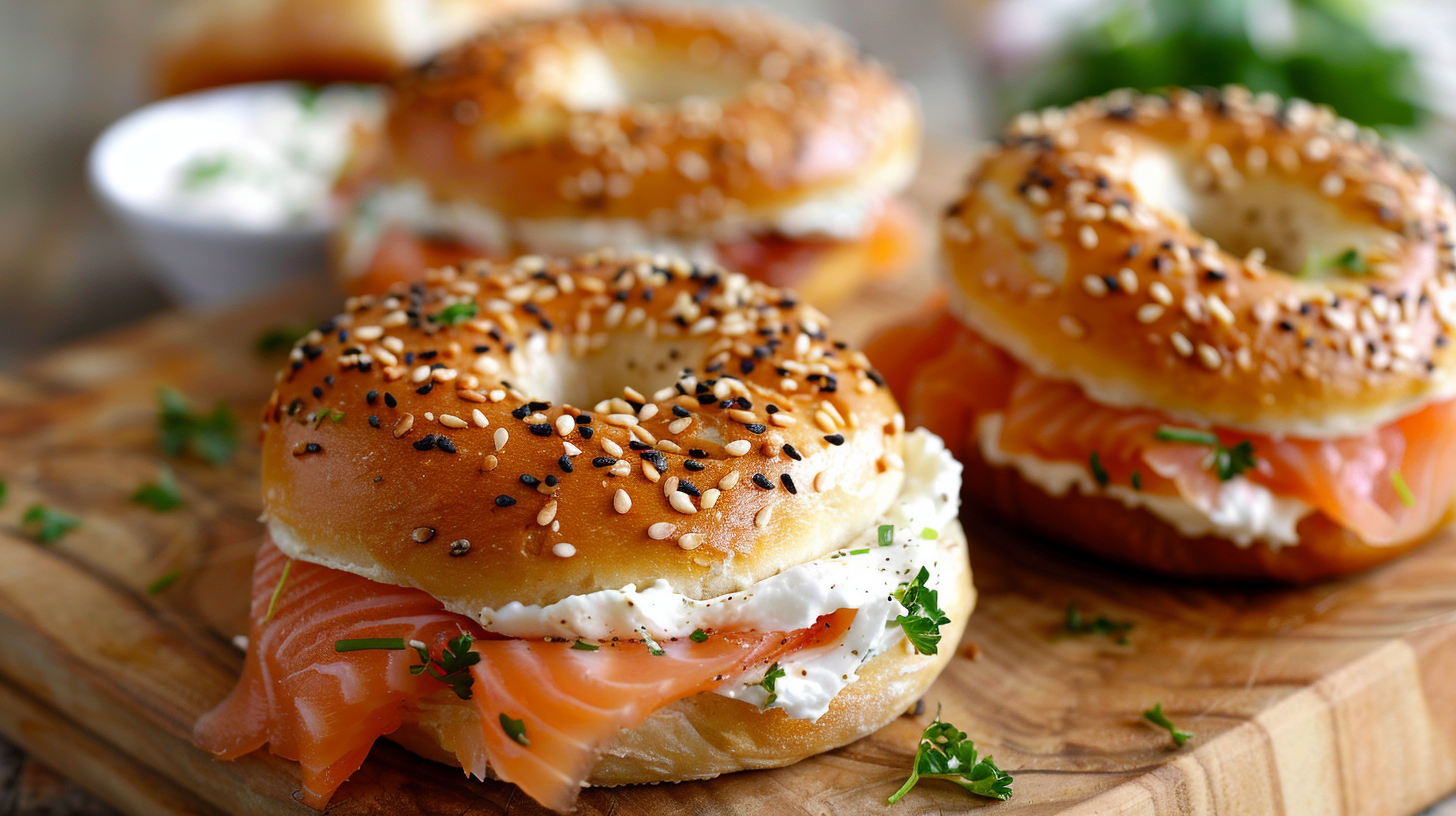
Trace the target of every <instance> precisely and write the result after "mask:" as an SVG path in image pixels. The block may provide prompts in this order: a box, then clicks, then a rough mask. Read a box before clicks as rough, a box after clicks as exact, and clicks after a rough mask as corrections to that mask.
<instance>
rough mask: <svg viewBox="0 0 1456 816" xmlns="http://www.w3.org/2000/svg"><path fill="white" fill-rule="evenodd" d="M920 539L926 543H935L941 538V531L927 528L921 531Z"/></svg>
mask: <svg viewBox="0 0 1456 816" xmlns="http://www.w3.org/2000/svg"><path fill="white" fill-rule="evenodd" d="M920 537H921V538H923V539H925V540H926V541H934V540H936V539H937V538H940V531H939V530H936V529H934V528H932V527H926V528H925V529H924V530H921V531H920Z"/></svg>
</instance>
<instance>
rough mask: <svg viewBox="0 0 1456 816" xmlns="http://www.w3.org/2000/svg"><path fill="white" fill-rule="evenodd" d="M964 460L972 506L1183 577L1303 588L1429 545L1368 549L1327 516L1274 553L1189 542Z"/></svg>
mask: <svg viewBox="0 0 1456 816" xmlns="http://www.w3.org/2000/svg"><path fill="white" fill-rule="evenodd" d="M967 448H968V449H967V450H965V451H963V452H962V454H961V456H960V459H961V464H962V465H964V467H965V470H964V473H963V481H962V490H963V493H962V495H963V497H964V499H965V502H966V503H967V504H968V505H971V506H973V507H976V508H978V509H981V510H984V511H987V512H989V513H991V514H992V515H994V516H996V517H997V518H999V519H1001V520H1003V521H1006V522H1007V523H1010V524H1014V525H1016V526H1018V527H1020V528H1022V529H1026V530H1030V531H1031V532H1033V533H1036V534H1038V535H1041V536H1045V537H1047V538H1049V539H1053V540H1055V541H1057V542H1059V543H1062V544H1067V545H1070V546H1073V547H1076V548H1078V549H1081V550H1085V551H1087V552H1089V553H1092V554H1093V555H1096V556H1098V557H1100V558H1104V559H1106V560H1108V561H1113V562H1116V563H1119V564H1125V565H1128V566H1131V567H1137V568H1139V569H1143V570H1148V571H1150V572H1156V573H1160V574H1162V575H1171V576H1174V577H1178V578H1190V579H1199V580H1207V579H1218V580H1231V581H1278V582H1292V583H1300V582H1305V581H1312V580H1316V579H1320V578H1329V577H1333V576H1337V575H1344V574H1347V573H1351V572H1357V571H1359V570H1362V569H1365V568H1367V567H1371V566H1374V565H1376V564H1379V563H1382V562H1384V561H1388V560H1390V559H1391V558H1394V557H1395V556H1397V555H1400V554H1401V553H1404V552H1407V551H1409V550H1412V549H1414V548H1416V547H1418V546H1420V545H1421V544H1423V543H1425V542H1426V541H1428V540H1429V539H1428V538H1427V536H1424V535H1423V536H1418V537H1417V538H1415V539H1414V540H1412V541H1408V542H1404V543H1401V544H1397V545H1392V546H1387V547H1376V546H1371V545H1369V544H1366V543H1365V542H1364V541H1362V540H1361V539H1360V537H1359V536H1357V535H1355V534H1354V533H1352V532H1350V531H1349V530H1347V529H1345V528H1344V527H1342V526H1340V525H1339V524H1337V523H1336V522H1335V521H1334V520H1332V519H1331V518H1330V517H1329V516H1327V515H1325V514H1324V513H1320V512H1315V513H1312V514H1310V515H1308V516H1306V517H1305V518H1304V519H1302V520H1301V521H1300V522H1299V526H1298V527H1297V528H1296V529H1297V532H1298V533H1299V543H1298V544H1295V545H1292V546H1287V547H1281V548H1279V549H1277V550H1276V549H1273V548H1271V547H1269V546H1268V545H1266V544H1263V543H1260V542H1255V543H1253V544H1250V545H1248V546H1240V545H1239V544H1236V543H1235V542H1233V541H1230V540H1229V539H1226V538H1219V537H1217V536H1202V537H1199V538H1189V537H1187V536H1185V535H1183V534H1182V533H1180V532H1178V529H1177V528H1176V527H1174V526H1173V525H1172V524H1170V523H1169V522H1167V521H1164V520H1163V519H1161V518H1158V517H1157V516H1155V515H1153V514H1152V513H1150V512H1148V511H1147V510H1145V509H1143V508H1140V507H1128V506H1127V505H1125V504H1123V503H1122V502H1121V501H1119V500H1117V499H1116V498H1110V497H1107V496H1089V495H1086V494H1084V493H1081V492H1078V491H1077V490H1075V489H1073V490H1070V491H1068V493H1067V494H1066V495H1065V496H1054V495H1052V494H1050V493H1047V492H1046V491H1045V490H1043V489H1042V488H1041V487H1040V486H1038V485H1036V484H1034V483H1032V482H1030V481H1028V480H1027V479H1026V478H1025V477H1023V476H1022V475H1021V473H1020V472H1018V471H1017V470H1016V469H1015V468H1014V467H998V466H996V465H993V464H991V463H989V462H987V461H986V459H985V458H984V457H983V456H982V455H981V452H980V450H979V449H977V448H976V447H975V446H974V445H971V446H967Z"/></svg>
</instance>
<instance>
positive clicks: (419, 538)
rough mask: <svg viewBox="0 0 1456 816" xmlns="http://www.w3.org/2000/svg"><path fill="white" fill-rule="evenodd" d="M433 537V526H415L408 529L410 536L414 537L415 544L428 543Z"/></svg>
mask: <svg viewBox="0 0 1456 816" xmlns="http://www.w3.org/2000/svg"><path fill="white" fill-rule="evenodd" d="M434 537H435V528H434V527H416V528H414V529H413V530H411V531H410V538H412V539H414V540H415V543H417V544H425V543H428V542H429V541H430V540H431V539H433V538H434Z"/></svg>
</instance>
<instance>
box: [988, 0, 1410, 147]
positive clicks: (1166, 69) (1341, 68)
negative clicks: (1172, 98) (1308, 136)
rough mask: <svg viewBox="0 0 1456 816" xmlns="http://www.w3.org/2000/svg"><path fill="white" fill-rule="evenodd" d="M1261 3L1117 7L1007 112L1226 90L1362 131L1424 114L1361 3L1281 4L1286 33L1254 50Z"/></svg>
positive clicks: (1402, 57) (1218, 0)
mask: <svg viewBox="0 0 1456 816" xmlns="http://www.w3.org/2000/svg"><path fill="white" fill-rule="evenodd" d="M1259 2H1261V0H1143V1H1142V2H1139V1H1138V0H1119V2H1117V3H1116V5H1115V8H1114V9H1113V11H1112V12H1111V13H1110V14H1108V15H1106V16H1105V17H1103V18H1102V19H1101V21H1100V22H1099V23H1097V24H1096V25H1095V26H1093V27H1091V28H1088V29H1085V30H1083V31H1081V32H1079V33H1078V34H1076V35H1074V36H1073V38H1072V40H1071V42H1070V44H1069V45H1068V46H1067V48H1066V50H1065V51H1064V53H1063V54H1062V55H1061V56H1060V57H1059V58H1054V59H1052V60H1050V61H1048V62H1047V63H1046V67H1044V68H1042V69H1041V71H1040V74H1039V75H1038V76H1035V77H1032V78H1031V81H1030V82H1029V83H1020V84H1021V86H1022V87H1029V88H1030V89H1031V90H1030V91H1029V92H1028V93H1025V94H1024V95H1021V96H1019V97H1015V96H1013V97H1012V98H1009V99H1007V100H1006V101H1007V102H1008V104H1009V107H1010V109H1012V110H1020V109H1023V108H1040V107H1043V106H1046V105H1067V104H1071V103H1073V102H1076V101H1078V100H1080V99H1084V98H1086V97H1089V96H1097V95H1099V94H1103V93H1106V92H1108V91H1111V90H1114V89H1117V88H1136V89H1139V90H1143V91H1153V90H1158V89H1161V88H1167V87H1170V86H1182V87H1197V86H1211V87H1219V86H1222V85H1226V84H1229V83H1236V84H1239V85H1245V86H1248V87H1249V88H1250V89H1251V90H1253V91H1255V92H1259V91H1272V92H1274V93H1276V94H1279V95H1280V96H1282V97H1284V98H1286V99H1287V98H1291V97H1300V98H1303V99H1308V100H1309V101H1311V102H1316V103H1321V104H1325V105H1329V106H1331V107H1333V108H1334V109H1335V111H1336V112H1338V113H1339V114H1340V115H1341V116H1344V117H1346V118H1349V119H1351V120H1353V121H1355V122H1358V123H1360V124H1362V125H1369V126H1371V127H1396V128H1408V127H1414V126H1416V125H1419V124H1421V122H1422V121H1423V120H1424V119H1425V118H1426V116H1427V113H1428V111H1427V110H1426V108H1425V106H1423V105H1422V103H1421V102H1420V90H1421V89H1420V87H1419V80H1418V78H1417V74H1416V70H1415V65H1414V62H1413V60H1412V59H1411V55H1410V54H1409V53H1408V52H1406V51H1405V50H1402V49H1398V48H1391V47H1389V46H1387V45H1385V44H1383V43H1381V42H1380V41H1379V40H1378V39H1377V38H1376V37H1375V36H1374V35H1373V34H1372V33H1371V26H1370V25H1369V22H1368V20H1367V12H1368V10H1369V9H1370V8H1371V7H1372V5H1371V3H1369V2H1367V1H1366V0H1289V3H1288V6H1289V11H1290V14H1291V16H1292V23H1293V25H1292V34H1291V36H1290V38H1289V40H1288V41H1287V42H1284V43H1256V42H1253V41H1252V40H1251V39H1250V37H1249V33H1248V32H1249V31H1250V30H1251V29H1252V28H1253V27H1254V26H1255V25H1256V24H1258V18H1257V17H1256V15H1255V14H1254V11H1253V10H1254V9H1255V8H1256V5H1255V4H1256V3H1259Z"/></svg>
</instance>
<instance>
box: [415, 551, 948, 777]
mask: <svg viewBox="0 0 1456 816" xmlns="http://www.w3.org/2000/svg"><path fill="white" fill-rule="evenodd" d="M941 537H942V539H951V540H950V541H947V542H945V543H946V545H947V546H945V547H944V548H943V549H942V552H944V553H945V554H946V557H945V559H944V560H943V561H942V562H941V564H942V566H943V567H949V568H950V571H947V572H946V573H945V574H944V575H943V576H942V578H941V581H940V586H939V592H940V595H939V601H940V606H941V608H942V609H944V610H945V613H946V616H947V617H949V618H950V621H951V622H950V623H949V624H948V625H946V626H943V627H941V635H942V637H941V641H940V648H939V650H938V651H937V652H936V654H935V655H931V656H926V655H920V654H915V653H913V652H907V651H906V649H905V648H904V647H903V646H904V644H903V642H902V643H901V644H897V645H896V646H895V647H893V648H891V649H890V650H888V651H886V652H884V653H882V654H879V655H876V656H875V657H872V658H870V660H869V661H868V662H866V663H865V664H864V665H863V666H861V667H860V669H859V678H858V679H857V680H855V681H854V682H853V683H850V684H849V685H848V686H847V687H845V688H844V689H843V690H842V691H840V692H839V694H838V695H837V696H836V697H835V698H834V700H833V702H831V703H830V705H829V711H828V713H826V714H825V715H824V716H823V717H821V718H819V720H818V721H817V722H810V721H808V720H796V719H791V718H789V717H787V716H785V714H784V712H783V711H782V710H770V711H767V712H764V711H760V710H759V709H758V707H757V706H754V705H752V704H749V703H746V702H743V701H741V700H733V699H729V698H727V697H723V696H721V695H718V694H714V693H712V692H704V693H701V694H697V695H694V696H692V697H688V698H685V699H683V700H679V701H677V702H676V703H674V704H672V705H670V706H667V707H666V708H663V709H661V710H659V711H657V712H656V713H654V714H653V715H652V716H650V717H648V718H647V720H646V721H644V722H643V723H642V724H641V725H639V726H637V727H636V728H633V729H624V730H623V731H622V733H621V734H620V735H619V736H618V738H617V740H616V741H615V742H613V743H612V744H611V745H609V746H607V747H606V749H605V750H604V751H603V752H602V755H601V757H600V758H599V759H598V761H597V765H596V767H595V768H593V769H592V773H591V776H590V777H589V779H588V782H589V783H590V784H592V785H594V786H599V787H610V786H614V785H636V784H644V783H653V782H681V781H686V780H690V779H710V778H712V777H715V776H719V775H721V774H725V773H732V772H734V771H744V770H754V769H762V768H777V767H781V766H784V765H792V764H793V763H795V762H798V761H799V760H801V759H805V758H807V757H811V756H813V755H815V754H820V753H823V752H825V751H829V750H833V749H835V748H838V747H840V746H843V745H848V744H849V743H851V742H853V741H855V740H857V739H859V738H860V737H863V736H866V735H868V734H871V733H873V732H874V731H877V730H879V729H880V728H882V727H884V726H885V725H887V724H888V723H890V722H891V721H892V720H894V719H895V718H896V717H899V716H900V715H902V714H904V713H905V712H906V711H907V710H909V709H910V708H911V707H912V706H913V705H914V704H915V701H916V700H917V699H919V698H920V697H921V696H923V695H924V694H925V692H926V690H927V689H929V688H930V686H931V684H932V683H934V682H935V678H936V677H937V676H939V675H940V673H941V671H942V670H944V669H945V667H946V666H947V665H948V664H949V663H950V661H951V659H952V658H953V657H954V656H955V654H956V652H957V646H958V644H959V643H960V639H961V635H962V633H964V631H965V628H966V619H967V618H969V617H970V615H971V610H972V609H973V608H974V607H975V600H976V593H975V590H974V589H973V588H972V587H971V569H970V561H969V559H968V558H967V553H966V539H965V532H964V530H962V529H961V526H960V524H959V523H958V522H957V523H955V524H953V525H951V527H949V528H947V529H946V530H945V531H943V532H942V534H941ZM433 702H435V703H437V705H433V706H431V707H430V708H429V709H428V710H427V711H424V712H421V711H416V712H415V713H414V715H413V717H411V718H407V719H406V721H405V724H404V725H403V726H402V727H400V728H399V729H398V730H396V731H395V732H394V733H392V734H390V735H389V738H390V739H392V740H394V741H395V742H396V743H399V744H400V745H402V746H404V747H405V748H407V749H408V750H410V751H413V752H414V753H416V754H419V755H420V756H422V757H424V758H426V759H430V760H433V761H435V762H441V763H444V764H447V765H454V766H456V767H459V764H460V763H459V761H458V760H456V758H455V755H454V753H453V752H452V751H451V750H450V746H449V745H448V744H447V742H446V741H445V738H444V736H443V732H444V729H442V727H441V726H442V725H443V724H444V723H445V722H446V721H448V720H449V719H450V718H453V717H456V716H478V715H477V714H476V713H475V707H474V705H473V704H471V703H466V702H462V701H459V700H456V699H455V698H454V697H453V696H452V695H450V693H449V692H448V691H444V692H442V693H440V694H437V695H436V696H435V697H434V698H433Z"/></svg>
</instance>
